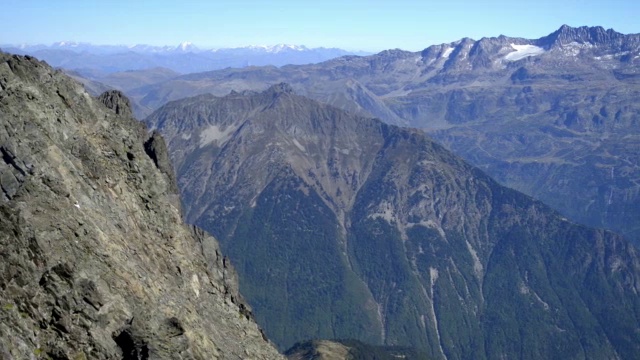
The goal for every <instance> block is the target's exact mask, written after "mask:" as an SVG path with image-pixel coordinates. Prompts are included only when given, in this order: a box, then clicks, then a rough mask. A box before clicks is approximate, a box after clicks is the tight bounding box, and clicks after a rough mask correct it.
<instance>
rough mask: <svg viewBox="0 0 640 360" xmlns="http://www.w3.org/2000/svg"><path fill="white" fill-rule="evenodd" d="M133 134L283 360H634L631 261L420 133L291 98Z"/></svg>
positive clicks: (191, 112) (207, 110)
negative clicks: (349, 354) (394, 354)
mask: <svg viewBox="0 0 640 360" xmlns="http://www.w3.org/2000/svg"><path fill="white" fill-rule="evenodd" d="M145 122H146V123H147V125H148V126H149V127H150V128H151V129H154V130H156V131H159V132H160V133H162V134H163V136H164V137H165V139H166V141H167V144H168V148H169V154H170V157H171V159H172V160H173V162H174V166H175V168H176V170H177V176H178V186H179V188H180V189H181V193H182V196H183V205H184V208H185V214H186V219H187V221H188V222H190V223H194V224H196V225H198V226H200V227H202V228H203V229H205V230H207V231H209V232H211V233H212V234H214V235H215V236H216V238H218V239H219V240H220V243H221V246H222V249H223V251H224V252H225V253H227V254H228V255H229V256H230V258H231V259H232V261H233V262H234V264H235V265H236V269H237V270H238V273H239V276H240V289H241V292H242V293H243V294H244V296H245V297H246V298H247V300H248V301H249V303H250V304H251V305H252V307H253V309H254V313H255V315H256V319H257V321H258V323H260V324H262V325H263V326H264V329H265V333H266V334H267V336H268V337H269V338H270V339H272V340H273V341H274V342H275V343H276V344H277V345H278V346H279V348H280V349H281V350H284V349H286V348H288V347H290V346H292V345H293V344H294V343H297V342H300V341H304V340H307V339H317V338H342V339H344V338H356V339H358V340H360V341H364V342H366V343H370V344H378V345H380V344H385V345H395V346H405V347H412V348H416V349H420V351H423V352H424V353H425V355H426V356H428V357H430V358H448V359H469V358H474V359H483V358H489V359H494V358H525V359H533V358H535V359H539V358H552V357H557V358H632V357H633V356H635V355H634V354H637V353H638V351H640V333H639V332H638V331H637V330H638V329H639V328H640V297H638V291H639V290H640V287H639V286H638V284H640V282H638V279H639V276H640V259H639V258H638V253H637V249H636V248H635V247H634V246H632V245H631V244H629V243H628V242H627V241H626V240H624V239H623V238H622V237H621V236H619V235H616V234H614V233H611V232H608V231H604V230H594V229H591V228H587V227H584V226H581V225H577V224H574V223H572V222H570V221H568V220H567V219H566V218H565V217H563V216H561V215H560V214H559V213H557V212H555V211H554V210H552V209H551V208H549V207H548V206H546V205H544V204H543V203H541V202H539V201H536V200H534V199H532V198H530V197H528V196H526V195H523V194H521V193H519V192H517V191H514V190H511V189H508V188H505V187H502V186H500V185H498V184H497V183H496V182H495V181H493V180H492V179H491V178H489V177H488V176H487V175H485V174H484V173H483V172H482V171H480V170H479V169H477V168H474V167H472V166H470V165H468V164H467V163H465V162H464V161H463V160H462V159H461V158H459V157H457V156H455V155H453V154H452V153H450V152H449V151H447V150H446V149H445V148H443V147H442V146H440V145H438V144H437V143H435V142H434V141H433V140H431V139H430V138H429V137H427V136H426V135H425V134H424V133H423V132H422V131H420V130H416V129H404V128H399V127H396V126H393V125H388V124H385V123H383V122H381V121H379V120H374V119H369V118H366V117H361V116H357V115H352V114H349V113H347V112H345V111H344V110H341V109H338V108H335V107H332V106H329V105H325V104H322V103H319V102H317V101H314V100H311V99H308V98H305V97H302V96H299V95H296V94H294V90H293V89H292V88H291V87H290V86H289V85H287V84H278V85H274V86H272V87H270V88H269V89H267V90H265V91H264V92H252V91H245V92H240V93H238V92H234V93H231V94H229V95H227V96H225V97H215V96H213V95H210V94H205V95H200V96H196V97H192V98H187V99H183V100H178V101H174V102H170V103H168V104H167V105H165V106H163V107H161V108H160V109H159V110H158V111H156V112H154V114H152V115H151V116H150V117H148V118H147V119H146V120H145Z"/></svg>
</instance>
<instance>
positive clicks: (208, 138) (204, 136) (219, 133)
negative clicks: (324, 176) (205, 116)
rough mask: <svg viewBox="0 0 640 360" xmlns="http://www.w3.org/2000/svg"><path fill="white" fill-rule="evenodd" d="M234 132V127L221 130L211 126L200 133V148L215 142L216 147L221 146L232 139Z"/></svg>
mask: <svg viewBox="0 0 640 360" xmlns="http://www.w3.org/2000/svg"><path fill="white" fill-rule="evenodd" d="M234 131H235V128H234V127H232V126H229V127H227V128H226V129H224V130H221V129H220V128H219V127H218V126H217V125H211V126H209V127H208V128H206V129H204V130H202V132H201V133H200V147H204V146H206V145H209V144H211V143H213V142H215V143H216V145H218V146H221V145H222V144H224V143H225V142H227V140H229V139H230V138H231V134H232V133H233V132H234Z"/></svg>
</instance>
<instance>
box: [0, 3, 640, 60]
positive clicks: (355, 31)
mask: <svg viewBox="0 0 640 360" xmlns="http://www.w3.org/2000/svg"><path fill="white" fill-rule="evenodd" d="M638 18H640V1H638V0H635V1H631V0H624V1H623V0H608V1H603V0H599V1H592V0H583V1H574V0H555V1H548V0H538V1H530V2H524V1H516V0H512V1H502V0H495V1H492V0H485V1H482V0H476V1H460V0H440V1H427V0H422V1H418V0H394V1H376V0H373V1H360V0H353V1H349V0H341V1H335V0H320V1H317V0H316V1H314V2H306V1H304V0H295V1H278V0H273V1H248V0H236V1H227V0H222V1H215V0H212V1H190V0H182V1H180V0H178V1H176V0H172V1H165V0H157V1H138V0H128V1H122V0H109V1H104V0H102V1H92V0H84V1H76V0H58V1H52V0H2V12H1V13H0V24H2V31H0V44H21V43H27V44H51V43H53V42H56V41H81V42H91V43H95V44H124V45H134V44H151V45H177V44H178V43H180V42H183V41H191V42H193V43H194V44H196V45H198V46H201V47H237V46H246V45H274V44H278V43H286V44H297V45H306V46H309V47H318V46H325V47H340V48H345V49H349V50H366V51H379V50H384V49H391V48H401V49H405V50H413V51H417V50H421V49H423V48H425V47H427V46H429V45H433V44H440V43H444V42H451V41H455V40H458V39H460V38H463V37H470V38H474V39H479V38H481V37H484V36H487V37H489V36H498V35H500V34H504V35H508V36H514V37H524V38H538V37H541V36H544V35H547V34H549V33H551V32H553V31H554V30H556V29H557V28H559V27H560V26H561V25H562V24H568V25H571V26H581V25H589V26H595V25H599V26H603V27H605V28H614V29H615V30H617V31H619V32H622V33H640V21H638Z"/></svg>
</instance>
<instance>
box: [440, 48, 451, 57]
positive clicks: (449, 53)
mask: <svg viewBox="0 0 640 360" xmlns="http://www.w3.org/2000/svg"><path fill="white" fill-rule="evenodd" d="M452 52H453V48H452V47H450V48H446V49H445V50H444V51H443V52H442V57H443V58H445V59H446V58H448V57H449V55H451V53H452Z"/></svg>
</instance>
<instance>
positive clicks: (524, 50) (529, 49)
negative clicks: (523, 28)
mask: <svg viewBox="0 0 640 360" xmlns="http://www.w3.org/2000/svg"><path fill="white" fill-rule="evenodd" d="M511 47H512V48H513V49H514V50H515V51H513V52H510V53H508V54H507V55H506V56H505V57H504V59H505V60H507V61H518V60H520V59H524V58H526V57H527V56H536V55H540V54H542V53H544V52H545V50H544V49H543V48H541V47H539V46H535V45H515V44H511Z"/></svg>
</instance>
